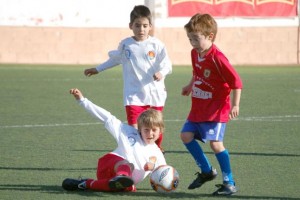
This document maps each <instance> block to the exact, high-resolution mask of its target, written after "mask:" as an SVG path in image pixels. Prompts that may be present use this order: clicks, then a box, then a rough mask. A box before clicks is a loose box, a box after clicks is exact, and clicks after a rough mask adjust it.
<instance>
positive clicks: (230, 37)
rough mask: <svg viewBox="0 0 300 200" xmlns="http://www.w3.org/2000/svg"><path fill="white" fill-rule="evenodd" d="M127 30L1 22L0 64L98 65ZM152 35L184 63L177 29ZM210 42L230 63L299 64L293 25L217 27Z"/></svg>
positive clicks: (186, 51) (183, 41) (184, 45)
mask: <svg viewBox="0 0 300 200" xmlns="http://www.w3.org/2000/svg"><path fill="white" fill-rule="evenodd" d="M130 35H132V32H131V30H129V28H58V27H9V26H1V27H0V63H35V64H44V63H45V64H98V63H101V62H103V61H104V60H105V59H107V52H108V51H109V50H112V49H115V48H117V46H118V43H119V41H120V40H121V39H123V38H125V37H128V36H130ZM154 35H155V36H156V37H158V38H159V39H161V40H162V41H163V42H164V43H165V44H166V46H167V49H168V52H169V55H170V57H171V59H172V62H173V64H175V65H188V64H190V50H191V46H190V44H189V41H188V39H187V37H186V34H185V31H184V30H183V28H155V30H154ZM215 43H216V45H217V46H218V47H219V48H220V49H221V50H222V51H223V52H224V53H225V55H226V56H227V57H228V59H229V60H230V61H231V63H232V64H234V65H240V64H251V65H271V64H281V65H282V64H299V57H300V53H299V30H298V28H297V27H240V28H237V27H221V28H219V32H218V34H217V39H216V41H215ZM299 66H300V65H299Z"/></svg>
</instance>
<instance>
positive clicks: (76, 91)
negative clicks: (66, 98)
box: [70, 88, 83, 100]
mask: <svg viewBox="0 0 300 200" xmlns="http://www.w3.org/2000/svg"><path fill="white" fill-rule="evenodd" d="M70 94H73V96H74V97H75V99H76V100H80V99H82V98H83V95H82V93H81V91H80V90H79V89H77V88H72V89H70Z"/></svg>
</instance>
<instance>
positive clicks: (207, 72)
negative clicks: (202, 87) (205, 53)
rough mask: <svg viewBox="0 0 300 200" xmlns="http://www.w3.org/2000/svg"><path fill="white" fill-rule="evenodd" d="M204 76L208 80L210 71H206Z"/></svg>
mask: <svg viewBox="0 0 300 200" xmlns="http://www.w3.org/2000/svg"><path fill="white" fill-rule="evenodd" d="M203 75H204V77H205V78H208V77H209V76H210V70H209V69H205V70H204V73H203Z"/></svg>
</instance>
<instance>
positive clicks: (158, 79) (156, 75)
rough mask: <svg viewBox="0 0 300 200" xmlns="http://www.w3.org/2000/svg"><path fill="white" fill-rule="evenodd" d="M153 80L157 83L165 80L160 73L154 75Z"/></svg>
mask: <svg viewBox="0 0 300 200" xmlns="http://www.w3.org/2000/svg"><path fill="white" fill-rule="evenodd" d="M153 78H154V80H155V81H160V80H161V79H162V78H163V75H162V74H161V73H160V72H156V73H155V74H154V75H153Z"/></svg>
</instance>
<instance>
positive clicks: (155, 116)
mask: <svg viewBox="0 0 300 200" xmlns="http://www.w3.org/2000/svg"><path fill="white" fill-rule="evenodd" d="M137 122H138V130H139V132H141V129H142V127H148V128H153V127H159V128H160V131H161V133H163V132H164V128H165V125H164V120H163V114H162V112H161V111H158V110H155V109H152V108H150V109H148V110H146V111H144V112H142V113H141V114H140V116H139V117H138V120H137Z"/></svg>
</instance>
